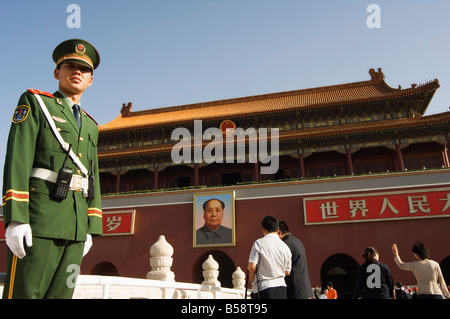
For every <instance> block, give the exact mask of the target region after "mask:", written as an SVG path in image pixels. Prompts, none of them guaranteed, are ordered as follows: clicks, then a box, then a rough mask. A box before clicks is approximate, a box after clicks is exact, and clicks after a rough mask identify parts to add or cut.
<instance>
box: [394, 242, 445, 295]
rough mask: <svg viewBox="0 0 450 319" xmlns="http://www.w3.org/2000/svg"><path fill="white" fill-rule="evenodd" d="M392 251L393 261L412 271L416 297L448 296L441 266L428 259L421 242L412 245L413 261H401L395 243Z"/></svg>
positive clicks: (425, 249)
mask: <svg viewBox="0 0 450 319" xmlns="http://www.w3.org/2000/svg"><path fill="white" fill-rule="evenodd" d="M392 252H393V253H394V260H395V263H396V264H397V266H398V267H399V268H400V269H403V270H409V271H412V272H413V273H414V276H415V277H416V280H417V295H416V298H421V299H442V298H444V297H445V298H450V292H449V291H448V289H447V285H446V284H445V280H444V277H443V276H442V271H441V267H440V266H439V264H438V263H437V262H436V261H434V260H431V259H428V249H427V247H426V246H425V245H424V244H423V243H421V242H416V243H415V244H414V246H413V247H412V252H413V253H414V256H415V257H416V259H417V260H416V261H413V262H407V263H405V262H402V260H401V259H400V256H399V254H398V248H397V245H396V244H394V245H392Z"/></svg>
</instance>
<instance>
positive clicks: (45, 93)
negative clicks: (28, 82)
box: [28, 89, 53, 97]
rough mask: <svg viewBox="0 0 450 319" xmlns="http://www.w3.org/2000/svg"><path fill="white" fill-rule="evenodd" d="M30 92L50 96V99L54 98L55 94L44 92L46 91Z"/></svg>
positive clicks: (30, 90)
mask: <svg viewBox="0 0 450 319" xmlns="http://www.w3.org/2000/svg"><path fill="white" fill-rule="evenodd" d="M28 92H31V93H33V94H39V95H45V96H48V97H53V94H51V93H48V92H44V91H41V90H34V89H28Z"/></svg>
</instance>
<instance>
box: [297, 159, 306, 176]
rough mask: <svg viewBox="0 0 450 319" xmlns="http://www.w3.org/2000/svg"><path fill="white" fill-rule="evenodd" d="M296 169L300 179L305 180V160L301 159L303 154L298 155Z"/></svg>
mask: <svg viewBox="0 0 450 319" xmlns="http://www.w3.org/2000/svg"><path fill="white" fill-rule="evenodd" d="M298 168H299V171H300V178H305V177H306V176H305V160H304V158H303V153H299V154H298Z"/></svg>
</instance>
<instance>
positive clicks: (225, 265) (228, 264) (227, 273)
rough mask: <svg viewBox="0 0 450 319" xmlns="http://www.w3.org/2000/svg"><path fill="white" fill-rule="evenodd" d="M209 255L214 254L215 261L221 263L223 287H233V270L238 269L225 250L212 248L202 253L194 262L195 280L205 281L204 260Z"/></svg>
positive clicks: (220, 273)
mask: <svg viewBox="0 0 450 319" xmlns="http://www.w3.org/2000/svg"><path fill="white" fill-rule="evenodd" d="M209 255H212V257H213V258H214V260H215V261H217V263H218V264H219V278H218V280H219V281H220V285H221V287H224V288H233V279H232V275H233V272H235V271H236V266H235V264H234V262H233V260H232V259H231V258H230V257H229V256H228V255H227V254H225V253H224V252H222V251H220V250H210V251H208V252H206V253H204V254H203V255H201V256H200V257H199V258H198V259H197V261H196V262H195V264H194V268H193V272H194V274H193V275H194V282H196V283H199V284H200V283H202V281H203V274H202V272H203V268H202V265H203V262H204V261H205V260H206V259H207V258H208V256H209Z"/></svg>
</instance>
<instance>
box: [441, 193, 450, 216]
mask: <svg viewBox="0 0 450 319" xmlns="http://www.w3.org/2000/svg"><path fill="white" fill-rule="evenodd" d="M439 200H440V201H444V200H445V201H447V202H446V203H445V206H444V208H442V212H445V211H446V210H447V209H448V208H449V207H450V193H447V198H441V199H439Z"/></svg>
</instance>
